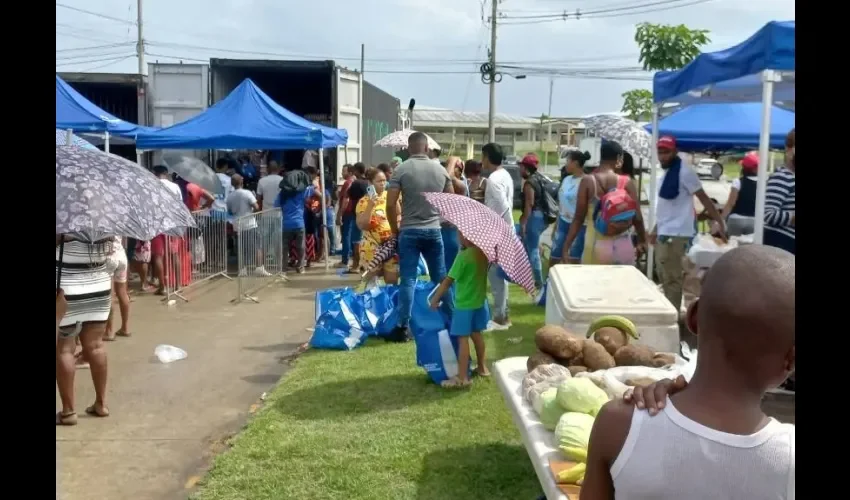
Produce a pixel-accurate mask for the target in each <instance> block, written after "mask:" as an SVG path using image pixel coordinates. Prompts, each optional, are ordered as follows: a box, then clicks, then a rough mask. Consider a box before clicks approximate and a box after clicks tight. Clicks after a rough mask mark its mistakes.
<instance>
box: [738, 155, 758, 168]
mask: <svg viewBox="0 0 850 500" xmlns="http://www.w3.org/2000/svg"><path fill="white" fill-rule="evenodd" d="M741 168H742V169H744V170H747V171H755V170H758V168H759V153H758V151H750V152H749V153H747V154H745V155H744V158H743V159H742V160H741Z"/></svg>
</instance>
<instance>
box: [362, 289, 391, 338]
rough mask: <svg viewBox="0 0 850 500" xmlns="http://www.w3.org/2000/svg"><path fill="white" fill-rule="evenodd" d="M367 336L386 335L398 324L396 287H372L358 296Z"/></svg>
mask: <svg viewBox="0 0 850 500" xmlns="http://www.w3.org/2000/svg"><path fill="white" fill-rule="evenodd" d="M360 297H361V300H362V301H363V307H364V309H365V311H366V318H367V320H368V321H369V328H368V334H369V335H386V334H388V333H389V332H390V331H392V329H393V328H395V326H396V323H398V286H396V285H384V286H381V287H373V288H370V289H368V290H366V291H365V292H363V293H362V294H360Z"/></svg>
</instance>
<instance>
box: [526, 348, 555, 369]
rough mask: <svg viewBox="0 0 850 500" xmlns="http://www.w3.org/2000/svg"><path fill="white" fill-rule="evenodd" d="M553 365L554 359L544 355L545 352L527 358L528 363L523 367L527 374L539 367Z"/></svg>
mask: <svg viewBox="0 0 850 500" xmlns="http://www.w3.org/2000/svg"><path fill="white" fill-rule="evenodd" d="M553 363H555V358H553V357H552V356H550V355H548V354H546V353H545V352H536V353H534V354H532V355H531V356H529V357H528V361H526V363H525V367H526V368H527V369H528V371H529V372H532V371H534V369H535V368H537V367H538V366H540V365H551V364H553Z"/></svg>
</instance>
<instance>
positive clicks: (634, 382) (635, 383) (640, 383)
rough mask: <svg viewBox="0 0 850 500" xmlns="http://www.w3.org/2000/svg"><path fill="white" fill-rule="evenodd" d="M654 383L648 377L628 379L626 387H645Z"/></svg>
mask: <svg viewBox="0 0 850 500" xmlns="http://www.w3.org/2000/svg"><path fill="white" fill-rule="evenodd" d="M654 383H655V380H653V379H651V378H649V377H639V378H630V379H628V380H626V385H629V386H632V387H646V386H648V385H652V384H654Z"/></svg>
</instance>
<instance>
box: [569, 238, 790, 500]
mask: <svg viewBox="0 0 850 500" xmlns="http://www.w3.org/2000/svg"><path fill="white" fill-rule="evenodd" d="M794 283H795V260H794V256H793V255H792V254H790V253H788V252H786V251H784V250H780V249H777V248H772V247H765V246H761V245H748V246H744V247H739V248H737V249H735V250H732V251H730V252H728V253H726V254H725V255H724V256H723V257H721V258H720V259H718V261H717V262H716V263H715V264H714V266H713V267H712V268H711V270H710V271H709V272H708V273H707V275H706V277H705V280H704V283H703V287H702V295H701V297H700V299H699V300H698V301H697V302H695V303H694V304H693V305H691V307H690V309H689V310H688V315H687V324H688V328H689V329H690V330H691V331H692V332H694V333H696V334H698V339H699V355H698V358H697V359H698V361H697V367H696V371H695V372H694V375H693V377H692V379H691V381H690V383H689V384H687V387H685V388H684V389H682V390H681V391H679V392H676V394H674V395H673V396H671V397H670V398H669V399H668V400H667V401H666V404H664V402H663V400H662V401H659V402H658V405H657V406H658V408H660V411H658V412H657V414H655V413H656V412H653V416H651V415H650V413H649V412H648V411H647V410H646V409H640V408H639V409H635V408H634V407H633V405H632V403H631V402H627V401H611V402H609V403H608V404H606V405H605V406H604V407H603V408H602V410H601V411H600V413H599V415H598V416H597V418H596V422H595V424H594V426H593V431H592V432H591V436H590V444H589V447H588V451H589V455H588V459H587V472H586V474H585V479H584V483H583V485H582V492H581V498H582V500H609V499H616V500H650V499H652V500H683V499H687V500H718V499H722V500H768V499H770V500H786V499H790V500H793V499H794V477H795V464H794V448H795V431H794V425H792V424H782V423H779V422H778V421H776V420H774V419H773V418H770V417H768V416H766V415H765V414H764V413H763V412H762V411H761V400H762V397H763V396H764V393H765V392H766V391H767V390H768V389H771V388H774V387H777V386H779V384H781V383H782V382H783V381H784V380H785V379H786V378H787V377H788V375H789V374H790V373H791V372H792V371H793V370H794V363H795V358H796V352H795V351H796V347H795V315H796V312H795V298H794V292H795V286H794ZM754 285H755V286H757V287H758V289H757V290H755V289H754V288H753V287H754ZM682 382H683V381H680V382H679V384H678V385H679V387H681V386H683V385H684V384H683V383H682ZM658 385H659V387H664V388H666V389H667V390H669V391H670V392H674V391H675V390H676V389H678V388H677V387H675V386H674V385H672V384H671V383H670V382H667V383H666V384H664V385H662V384H658ZM643 394H647V391H646V390H645V391H643ZM633 399H634V400H636V402H637V403H642V402H643V398H639V397H635V398H633ZM640 406H645V405H642V404H641V405H640ZM646 406H651V405H649V401H647V405H646Z"/></svg>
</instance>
